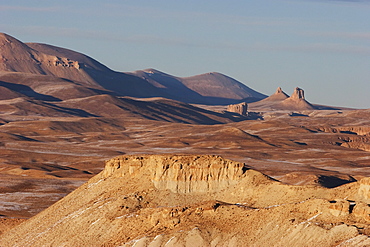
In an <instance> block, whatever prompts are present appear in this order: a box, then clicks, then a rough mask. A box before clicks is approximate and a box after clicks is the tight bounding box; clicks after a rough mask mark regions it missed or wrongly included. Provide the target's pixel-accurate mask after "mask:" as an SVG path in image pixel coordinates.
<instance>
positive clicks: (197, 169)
mask: <svg viewBox="0 0 370 247" xmlns="http://www.w3.org/2000/svg"><path fill="white" fill-rule="evenodd" d="M143 169H145V170H146V172H145V173H148V174H150V175H149V179H150V180H151V181H152V182H153V184H154V186H155V187H156V188H157V189H159V190H170V191H171V192H174V193H208V192H217V191H221V190H223V189H225V188H228V187H229V186H231V185H235V184H237V183H238V182H239V180H240V179H242V178H243V177H244V173H245V171H246V170H247V168H246V166H245V165H244V164H243V163H239V162H234V161H231V160H225V159H223V158H221V157H219V156H207V155H206V156H195V157H194V156H190V157H189V156H168V157H163V156H157V155H153V156H144V157H118V158H115V159H112V160H110V161H109V162H107V164H106V167H105V169H104V171H103V174H102V176H103V177H104V178H107V177H109V176H114V177H117V176H118V177H129V176H132V175H134V174H135V173H142V172H143V171H142V170H143Z"/></svg>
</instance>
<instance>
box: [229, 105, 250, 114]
mask: <svg viewBox="0 0 370 247" xmlns="http://www.w3.org/2000/svg"><path fill="white" fill-rule="evenodd" d="M247 110H248V104H247V103H246V102H242V103H239V104H234V105H228V106H227V111H228V112H235V113H238V114H240V115H244V116H246V115H247Z"/></svg>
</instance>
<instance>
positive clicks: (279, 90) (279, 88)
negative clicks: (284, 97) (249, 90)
mask: <svg viewBox="0 0 370 247" xmlns="http://www.w3.org/2000/svg"><path fill="white" fill-rule="evenodd" d="M280 93H283V89H281V87H278V88H277V89H276V92H275V94H280Z"/></svg>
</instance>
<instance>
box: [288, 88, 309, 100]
mask: <svg viewBox="0 0 370 247" xmlns="http://www.w3.org/2000/svg"><path fill="white" fill-rule="evenodd" d="M290 98H291V99H294V100H300V99H302V100H304V99H305V98H304V90H303V89H301V88H299V87H296V88H295V89H294V92H293V94H292V96H290Z"/></svg>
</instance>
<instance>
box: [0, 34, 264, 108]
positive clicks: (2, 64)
mask: <svg viewBox="0 0 370 247" xmlns="http://www.w3.org/2000/svg"><path fill="white" fill-rule="evenodd" d="M0 71H4V72H22V73H31V74H38V75H49V76H54V77H58V78H63V79H67V80H71V81H73V82H75V83H79V84H82V85H85V86H89V87H96V88H99V89H101V90H109V91H111V92H112V93H113V94H115V95H118V96H131V97H141V98H147V97H165V98H169V99H174V100H179V101H182V102H186V103H198V104H229V103H235V102H238V101H241V100H246V101H255V100H259V99H262V98H264V97H265V96H264V95H263V94H260V93H258V92H256V91H254V90H252V89H250V88H248V87H247V86H245V85H243V84H242V83H240V82H238V81H236V80H234V79H232V78H230V77H228V76H225V75H222V74H219V73H208V74H204V75H198V76H193V77H188V78H178V77H175V76H171V75H168V74H165V73H162V72H159V71H156V70H152V69H151V70H143V71H135V72H132V73H122V72H116V71H113V70H111V69H109V68H108V67H106V66H105V65H103V64H101V63H99V62H98V61H96V60H94V59H93V58H91V57H89V56H86V55H84V54H81V53H79V52H75V51H72V50H69V49H65V48H61V47H56V46H52V45H47V44H39V43H22V42H21V41H19V40H17V39H16V38H14V37H11V36H9V35H7V34H4V33H0Z"/></svg>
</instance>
